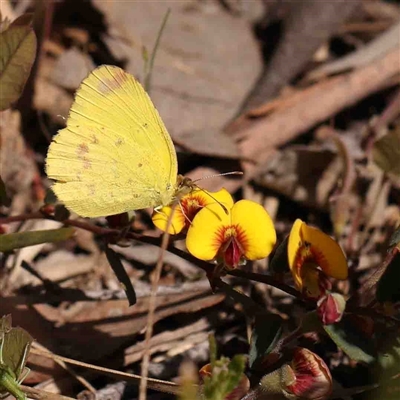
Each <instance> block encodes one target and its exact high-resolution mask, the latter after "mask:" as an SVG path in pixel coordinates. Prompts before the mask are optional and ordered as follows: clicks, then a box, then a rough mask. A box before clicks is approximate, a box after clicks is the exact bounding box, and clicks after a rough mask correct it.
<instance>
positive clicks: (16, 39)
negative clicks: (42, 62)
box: [0, 16, 36, 110]
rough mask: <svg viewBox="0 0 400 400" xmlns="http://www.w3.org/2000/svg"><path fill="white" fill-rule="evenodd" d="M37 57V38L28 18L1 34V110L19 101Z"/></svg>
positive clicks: (12, 25)
mask: <svg viewBox="0 0 400 400" xmlns="http://www.w3.org/2000/svg"><path fill="white" fill-rule="evenodd" d="M35 56H36V36H35V33H34V31H33V29H32V27H31V26H30V25H29V24H28V23H27V21H26V18H24V16H22V17H21V18H19V19H17V20H16V21H14V22H13V23H12V24H11V25H10V26H9V27H8V29H7V30H5V31H3V32H1V33H0V87H1V90H0V110H5V109H7V108H9V107H10V106H11V104H12V103H14V102H15V101H17V100H18V98H19V97H20V96H21V94H22V91H23V89H24V86H25V83H26V81H27V79H28V77H29V74H30V71H31V68H32V65H33V62H34V61H35Z"/></svg>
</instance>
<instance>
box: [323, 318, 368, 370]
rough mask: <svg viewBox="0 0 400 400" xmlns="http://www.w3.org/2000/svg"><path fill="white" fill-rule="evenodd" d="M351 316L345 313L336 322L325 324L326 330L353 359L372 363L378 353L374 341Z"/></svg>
mask: <svg viewBox="0 0 400 400" xmlns="http://www.w3.org/2000/svg"><path fill="white" fill-rule="evenodd" d="M350 318H351V316H350V315H345V316H344V317H343V319H342V320H341V321H340V322H338V323H336V324H332V325H324V330H325V332H326V333H327V334H328V335H329V336H330V338H331V339H332V340H333V341H334V342H335V343H336V345H337V346H338V347H339V348H340V349H342V350H343V351H344V352H345V353H346V354H347V355H348V356H349V357H350V358H351V359H352V360H354V361H357V362H363V363H366V364H371V363H373V362H374V361H375V355H376V353H375V350H374V346H373V343H372V342H370V341H368V340H367V339H366V338H365V337H364V335H363V333H362V332H361V331H359V330H358V329H357V328H356V326H355V324H354V323H353V322H352V321H351V320H350Z"/></svg>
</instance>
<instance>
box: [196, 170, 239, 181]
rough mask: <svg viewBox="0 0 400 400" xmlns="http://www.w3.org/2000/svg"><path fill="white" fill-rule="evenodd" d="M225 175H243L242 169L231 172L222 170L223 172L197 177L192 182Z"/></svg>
mask: <svg viewBox="0 0 400 400" xmlns="http://www.w3.org/2000/svg"><path fill="white" fill-rule="evenodd" d="M226 175H243V172H242V171H231V172H224V173H223V174H214V175H206V176H203V177H201V178H199V179H196V180H195V181H193V183H196V182H199V181H202V180H203V179H210V178H216V177H217V176H226Z"/></svg>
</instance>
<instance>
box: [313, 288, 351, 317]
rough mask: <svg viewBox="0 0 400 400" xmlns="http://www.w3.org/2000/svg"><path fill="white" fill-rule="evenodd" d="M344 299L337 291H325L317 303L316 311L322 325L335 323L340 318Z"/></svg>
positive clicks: (344, 305) (344, 303)
mask: <svg viewBox="0 0 400 400" xmlns="http://www.w3.org/2000/svg"><path fill="white" fill-rule="evenodd" d="M345 308H346V300H345V299H344V297H343V296H342V295H341V294H339V293H327V294H325V296H323V297H321V298H320V299H319V300H318V303H317V312H318V315H319V317H320V318H321V321H322V323H323V324H324V325H330V324H335V323H336V322H339V321H340V320H341V319H342V316H343V313H344V310H345Z"/></svg>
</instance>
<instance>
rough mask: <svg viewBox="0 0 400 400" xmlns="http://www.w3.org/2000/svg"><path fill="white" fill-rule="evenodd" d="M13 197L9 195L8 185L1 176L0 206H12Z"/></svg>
mask: <svg viewBox="0 0 400 400" xmlns="http://www.w3.org/2000/svg"><path fill="white" fill-rule="evenodd" d="M10 205H11V199H10V198H9V197H8V195H7V191H6V185H5V184H4V182H3V179H1V177H0V206H6V207H10Z"/></svg>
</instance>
